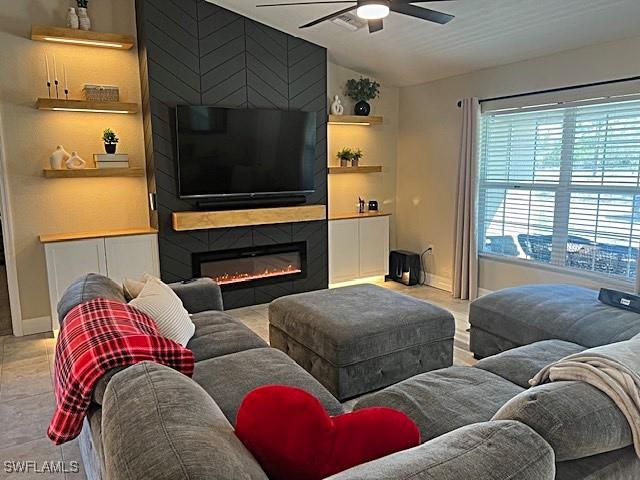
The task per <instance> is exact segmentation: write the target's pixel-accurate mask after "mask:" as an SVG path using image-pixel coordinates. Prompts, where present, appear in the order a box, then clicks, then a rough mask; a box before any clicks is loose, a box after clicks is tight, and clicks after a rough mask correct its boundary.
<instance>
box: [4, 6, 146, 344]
mask: <svg viewBox="0 0 640 480" xmlns="http://www.w3.org/2000/svg"><path fill="white" fill-rule="evenodd" d="M70 5H71V2H69V0H47V1H46V2H42V1H33V0H16V1H8V0H5V1H3V2H2V13H1V14H0V116H1V117H2V129H3V131H2V132H1V133H2V135H0V137H1V138H2V141H3V147H4V153H5V155H6V166H7V170H6V172H4V173H6V175H7V177H8V178H7V179H8V183H9V197H10V202H11V209H12V214H13V222H14V237H15V253H16V260H17V277H18V284H19V291H20V306H21V309H22V317H23V319H22V320H23V323H24V324H25V325H27V324H28V325H29V328H27V329H26V330H27V332H28V333H33V331H34V330H33V329H34V328H37V327H35V326H36V325H43V326H44V327H43V328H48V327H49V326H50V325H51V321H50V319H49V318H48V317H49V312H50V310H49V294H48V289H47V274H46V269H45V259H44V248H43V245H42V244H41V243H40V242H39V240H38V236H39V235H41V234H46V233H60V232H76V231H87V230H103V229H118V228H130V227H145V226H148V225H149V215H148V209H147V200H146V198H147V195H146V193H147V188H146V181H145V179H144V178H78V179H45V178H44V177H43V176H42V169H43V167H45V166H47V164H48V158H49V155H50V154H51V152H52V151H53V150H54V149H55V147H56V145H58V144H62V145H64V146H65V147H66V148H67V150H69V151H71V150H76V151H78V153H79V154H80V155H81V156H82V157H83V158H85V159H86V160H88V161H89V162H92V155H93V154H94V153H101V152H104V147H103V145H102V142H101V136H102V130H103V129H104V128H107V127H110V128H112V129H114V130H115V131H116V132H117V133H118V134H119V136H120V139H121V142H120V144H119V147H118V149H119V150H120V151H121V152H123V153H129V155H130V161H131V163H132V164H133V165H135V166H144V139H143V129H142V117H141V114H137V115H114V114H89V113H68V112H46V111H39V110H37V109H36V108H35V107H34V105H35V102H36V98H37V97H43V96H46V95H47V93H46V90H47V88H46V74H45V67H44V55H45V53H47V54H48V55H49V59H50V61H51V60H52V57H53V55H54V54H55V55H56V57H57V60H58V74H59V76H61V75H62V64H63V63H65V64H66V65H67V68H68V77H69V82H70V86H71V98H75V99H78V98H81V90H82V87H83V85H84V84H85V83H89V84H91V83H93V84H96V83H97V84H107V85H118V86H120V94H121V99H122V100H123V101H128V102H137V103H140V75H139V69H138V56H137V50H136V49H135V48H134V49H133V50H130V51H118V50H108V49H97V48H90V47H80V46H70V45H56V44H52V43H44V42H34V41H31V40H30V31H31V25H32V24H36V25H53V26H64V25H65V24H66V20H65V18H66V11H67V8H68V7H69V6H70ZM89 13H90V16H91V17H92V20H93V26H94V29H95V30H96V31H107V32H114V33H124V34H131V35H134V36H135V33H136V27H135V8H134V0H112V1H109V2H98V1H96V2H89Z"/></svg>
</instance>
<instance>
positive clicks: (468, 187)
mask: <svg viewBox="0 0 640 480" xmlns="http://www.w3.org/2000/svg"><path fill="white" fill-rule="evenodd" d="M479 129H480V103H479V102H478V99H477V98H465V99H464V100H463V101H462V135H461V138H460V159H459V161H458V197H457V201H456V231H455V239H456V244H455V258H454V264H453V267H454V271H453V297H454V298H460V299H462V300H474V299H476V298H477V296H478V238H477V237H478V235H477V232H476V225H477V222H476V220H477V219H476V211H477V205H476V196H477V188H476V183H477V173H478V149H479Z"/></svg>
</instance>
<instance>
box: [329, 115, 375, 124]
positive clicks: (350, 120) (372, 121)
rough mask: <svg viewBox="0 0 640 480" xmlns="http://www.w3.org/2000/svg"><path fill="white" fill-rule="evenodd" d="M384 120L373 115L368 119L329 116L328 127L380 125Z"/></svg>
mask: <svg viewBox="0 0 640 480" xmlns="http://www.w3.org/2000/svg"><path fill="white" fill-rule="evenodd" d="M383 123H384V119H383V118H382V117H378V116H375V115H370V116H368V117H365V116H361V115H329V124H330V125H364V126H369V125H382V124H383Z"/></svg>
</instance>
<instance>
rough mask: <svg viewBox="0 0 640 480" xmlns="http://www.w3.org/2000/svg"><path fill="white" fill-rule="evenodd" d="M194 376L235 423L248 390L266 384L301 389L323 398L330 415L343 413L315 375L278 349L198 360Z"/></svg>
mask: <svg viewBox="0 0 640 480" xmlns="http://www.w3.org/2000/svg"><path fill="white" fill-rule="evenodd" d="M193 379H194V380H195V381H196V382H198V383H199V384H200V385H202V387H203V388H204V389H205V390H206V391H207V393H208V394H209V395H211V397H213V399H214V400H215V401H216V403H217V404H218V406H219V407H220V408H221V409H222V411H223V412H224V414H225V416H226V417H227V419H229V421H230V422H231V423H232V424H235V421H236V415H237V413H238V408H239V407H240V404H241V403H242V400H243V399H244V397H245V396H246V395H247V393H249V392H250V391H251V390H253V389H255V388H257V387H262V386H264V385H289V386H291V387H298V388H301V389H303V390H306V391H307V392H309V393H310V394H312V395H314V396H315V397H316V398H317V399H318V400H320V402H321V403H322V405H324V407H325V408H326V409H327V412H329V415H339V414H341V413H343V412H344V410H343V409H342V406H341V405H340V403H339V402H338V401H337V400H336V399H335V398H334V397H333V396H332V395H331V394H330V393H329V392H328V391H327V390H326V389H325V388H324V387H323V386H322V385H321V384H320V383H318V381H317V380H316V379H315V378H313V377H312V376H311V375H309V374H308V373H307V372H306V371H305V370H304V369H303V368H302V367H300V366H299V365H298V364H297V363H295V362H294V361H293V360H291V359H290V358H289V357H287V356H286V355H285V354H284V353H282V352H281V351H279V350H276V349H275V348H256V349H252V350H246V351H244V352H238V353H233V354H231V355H225V356H222V357H218V358H212V359H209V360H205V361H202V362H198V363H196V368H195V371H194V373H193Z"/></svg>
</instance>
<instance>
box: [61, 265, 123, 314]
mask: <svg viewBox="0 0 640 480" xmlns="http://www.w3.org/2000/svg"><path fill="white" fill-rule="evenodd" d="M96 298H104V299H106V300H114V301H116V302H122V303H126V300H125V298H124V294H123V293H122V287H120V285H118V284H117V283H116V282H114V281H113V280H111V279H110V278H107V277H105V276H104V275H100V274H98V273H88V274H86V275H83V276H82V277H80V278H78V279H77V280H76V281H74V282H73V283H72V284H71V285H69V287H67V289H66V290H65V292H64V294H63V295H62V298H61V299H60V301H59V302H58V307H57V310H58V319H59V322H60V324H62V321H63V320H64V317H66V316H67V313H69V312H70V311H71V310H72V309H73V308H75V307H76V306H78V305H80V304H81V303H85V302H88V301H89V300H95V299H96Z"/></svg>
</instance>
